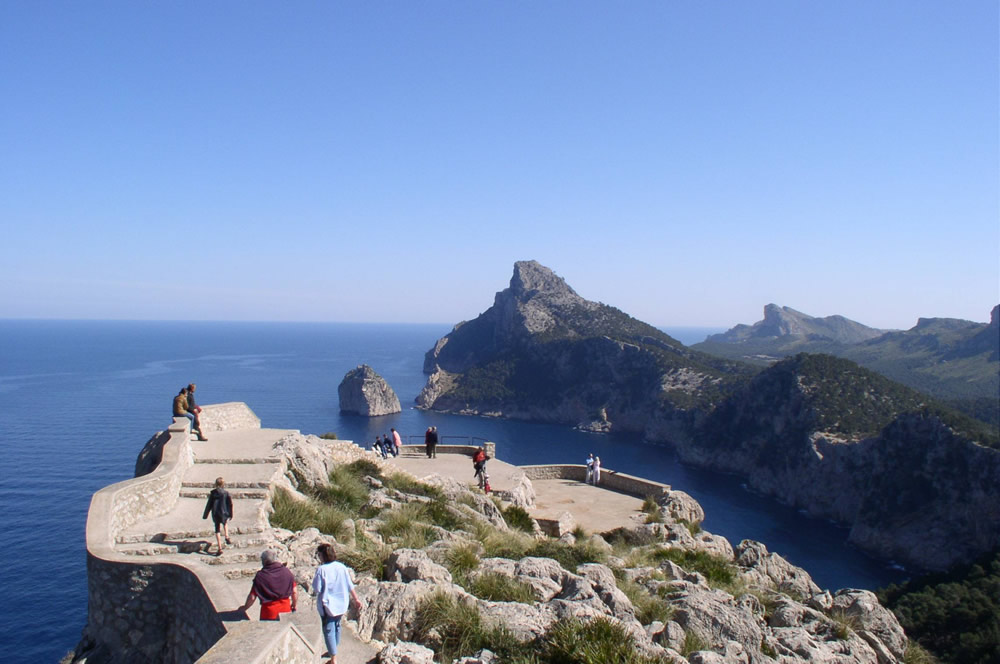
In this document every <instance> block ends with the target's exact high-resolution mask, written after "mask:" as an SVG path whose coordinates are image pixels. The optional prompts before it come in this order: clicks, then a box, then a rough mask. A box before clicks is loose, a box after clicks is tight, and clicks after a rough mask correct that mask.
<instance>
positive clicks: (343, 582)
mask: <svg viewBox="0 0 1000 664" xmlns="http://www.w3.org/2000/svg"><path fill="white" fill-rule="evenodd" d="M316 553H317V554H318V555H319V559H320V561H321V562H322V563H323V564H322V565H320V566H319V567H317V568H316V575H315V576H314V577H313V585H312V587H313V592H314V593H315V594H316V610H317V611H319V616H320V619H321V620H322V621H323V638H324V640H325V641H326V650H327V652H328V653H329V654H330V662H329V664H337V646H338V645H340V619H341V618H343V617H344V614H345V613H347V609H348V608H349V607H350V600H354V603H355V604H356V605H357V607H358V610H360V609H361V600H360V599H358V593H357V592H355V590H354V579H353V578H352V577H353V576H354V572H352V571H351V569H350V568H349V567H347V565H345V564H344V563H340V562H337V552H336V551H335V550H334V548H333V545H332V544H326V543H324V544H320V545H319V548H318V549H317V550H316Z"/></svg>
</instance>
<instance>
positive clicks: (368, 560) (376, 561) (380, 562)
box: [337, 529, 392, 580]
mask: <svg viewBox="0 0 1000 664" xmlns="http://www.w3.org/2000/svg"><path fill="white" fill-rule="evenodd" d="M356 530H357V529H356ZM391 554H392V547H389V546H384V545H383V546H379V545H377V544H375V542H373V541H372V540H371V539H369V538H368V537H367V536H366V535H365V534H364V533H362V532H360V531H358V533H357V536H356V537H355V544H354V548H353V549H346V550H344V551H341V552H339V553H338V554H337V557H338V558H339V559H340V561H341V562H342V563H344V564H345V565H347V566H348V567H350V568H351V569H353V570H354V571H355V572H357V573H359V574H361V573H368V574H371V575H372V576H373V577H375V578H376V579H379V580H385V567H386V562H388V560H389V556H390V555H391Z"/></svg>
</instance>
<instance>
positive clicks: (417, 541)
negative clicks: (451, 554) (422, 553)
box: [378, 503, 437, 549]
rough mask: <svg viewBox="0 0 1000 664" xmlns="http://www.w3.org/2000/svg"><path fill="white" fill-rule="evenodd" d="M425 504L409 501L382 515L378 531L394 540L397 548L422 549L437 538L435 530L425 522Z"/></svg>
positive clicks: (386, 537) (388, 538)
mask: <svg viewBox="0 0 1000 664" xmlns="http://www.w3.org/2000/svg"><path fill="white" fill-rule="evenodd" d="M423 512H424V510H423V505H420V504H418V503H408V504H406V505H402V506H400V507H397V508H395V509H393V510H390V511H389V512H387V513H385V514H383V515H382V523H381V525H380V526H379V529H378V532H379V534H380V535H382V537H384V538H385V539H386V540H393V542H395V544H396V548H405V549H422V548H424V547H426V546H428V545H429V544H430V543H431V542H433V541H434V540H435V539H437V537H436V535H435V533H434V531H433V530H432V529H430V528H428V527H427V524H425V523H423V522H422V520H421V518H422V517H423Z"/></svg>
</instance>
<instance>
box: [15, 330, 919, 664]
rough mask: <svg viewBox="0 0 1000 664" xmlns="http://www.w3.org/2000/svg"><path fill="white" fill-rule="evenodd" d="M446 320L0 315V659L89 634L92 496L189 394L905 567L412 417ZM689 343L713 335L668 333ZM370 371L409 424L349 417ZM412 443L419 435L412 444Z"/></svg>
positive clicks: (754, 509)
mask: <svg viewBox="0 0 1000 664" xmlns="http://www.w3.org/2000/svg"><path fill="white" fill-rule="evenodd" d="M449 330H450V326H449V325H369V324H343V323H336V324H333V323H210V322H195V323H182V322H121V321H16V320H15V321H11V320H7V321H2V320H0V403H2V404H3V406H2V408H0V444H2V454H0V507H2V509H0V532H2V533H3V534H4V536H5V537H6V540H5V541H4V547H3V554H4V555H3V558H4V560H3V565H2V567H0V569H2V572H0V585H2V587H4V588H5V589H6V596H7V598H8V599H7V601H8V609H7V614H6V616H5V618H4V620H3V621H2V623H0V662H5V663H11V662H30V663H37V662H56V661H58V660H59V658H60V657H62V656H63V655H64V654H66V652H67V651H69V650H71V649H72V648H73V647H74V646H75V645H76V642H77V641H78V639H79V638H80V633H81V630H82V629H83V627H84V625H85V623H86V616H87V579H86V564H85V546H84V525H85V520H86V516H87V508H88V506H89V503H90V498H91V495H92V494H93V493H94V492H95V491H97V490H98V489H100V488H102V487H104V486H106V485H108V484H111V483H113V482H118V481H120V480H123V479H127V478H130V477H132V475H133V470H134V465H135V458H136V454H137V453H138V452H139V450H140V449H141V448H142V446H143V445H144V444H145V442H146V441H147V440H148V439H149V438H150V436H152V435H153V434H154V433H155V432H156V431H158V430H162V429H164V428H165V427H166V426H167V425H168V423H169V422H170V407H171V400H172V398H173V396H174V395H175V394H176V393H177V391H178V390H179V389H180V388H181V386H183V385H186V384H187V383H189V382H195V383H197V384H198V398H199V403H202V404H208V403H220V402H225V401H244V402H246V403H247V404H249V406H250V407H251V408H252V409H253V411H254V412H255V413H257V415H258V416H259V417H260V418H261V420H262V425H263V426H265V427H278V428H293V429H300V430H301V431H303V432H305V433H325V432H335V433H337V434H338V436H339V437H340V438H344V439H351V440H355V441H359V442H361V441H369V440H371V439H372V438H374V436H375V434H377V433H385V432H387V431H388V430H389V427H395V428H396V429H397V430H399V431H400V432H401V433H402V434H404V435H413V436H414V437H415V439H417V440H422V432H423V431H424V430H425V429H426V428H427V427H428V426H429V425H435V426H437V427H438V429H439V430H440V432H441V433H442V435H444V436H445V437H446V441H445V442H447V437H448V436H478V437H482V438H486V439H489V440H493V441H495V442H496V443H497V453H498V455H499V456H500V457H501V458H503V459H504V460H505V461H509V462H511V463H515V464H532V463H582V462H583V460H584V458H585V457H586V455H587V453H588V452H594V453H595V454H598V455H600V457H601V459H602V460H603V461H604V462H605V467H606V468H611V469H614V470H618V471H622V472H626V473H631V474H635V475H641V476H644V477H649V478H651V479H654V480H657V481H660V482H665V483H667V484H670V485H672V486H673V487H674V488H677V489H681V490H684V491H686V492H688V493H690V494H691V495H692V496H693V497H694V498H695V499H697V500H698V501H699V502H700V503H701V504H702V506H703V507H704V508H705V512H706V514H707V518H706V520H705V523H704V527H705V528H706V529H707V530H710V531H712V532H715V533H718V534H721V535H724V536H726V537H727V538H728V539H729V540H730V541H731V542H732V543H733V544H736V543H738V542H739V541H740V540H742V539H747V538H749V539H756V540H760V541H762V542H765V543H766V544H767V546H768V548H769V549H770V550H772V551H776V552H778V553H781V554H782V555H783V556H785V557H786V558H788V559H789V560H791V561H792V562H793V563H795V564H797V565H801V566H803V567H805V568H806V569H807V570H808V571H809V572H810V573H811V574H812V575H813V578H815V579H816V581H817V583H819V584H820V585H821V586H824V587H828V588H831V589H837V588H842V587H857V588H869V589H871V588H876V587H878V586H880V585H884V584H886V583H889V582H892V581H899V580H901V579H902V578H903V577H904V573H903V572H902V571H901V570H899V569H898V568H894V567H893V566H892V565H891V564H889V563H887V562H885V561H877V560H873V559H871V558H869V557H867V556H865V555H864V554H862V553H861V552H859V551H858V550H856V549H854V548H852V547H851V546H848V545H847V544H846V543H845V539H846V536H847V531H846V530H845V529H844V528H842V527H839V526H837V525H834V524H831V523H828V522H826V521H822V520H817V519H812V518H809V517H807V516H805V515H803V514H800V513H799V512H797V511H796V510H795V509H793V508H790V507H787V506H784V505H780V504H778V503H776V502H775V501H773V500H770V499H768V498H766V497H763V496H759V495H756V494H754V493H751V492H748V491H746V490H745V489H744V488H743V486H742V485H741V480H740V479H739V478H737V477H732V476H727V475H722V474H719V473H714V472H710V471H705V470H699V469H695V468H690V467H687V466H685V465H683V464H681V463H680V462H679V461H678V460H677V458H676V457H675V456H674V455H673V454H672V453H671V452H670V451H669V450H668V449H666V448H663V447H658V446H653V445H649V444H645V443H643V442H642V440H640V439H639V438H638V437H636V436H626V435H609V436H602V435H595V434H586V433H581V432H575V431H572V430H570V429H568V428H565V427H559V426H552V425H544V424H531V423H527V422H517V421H510V420H498V419H489V418H479V417H466V416H457V415H441V414H436V413H426V412H422V411H418V410H415V409H413V408H411V407H408V406H407V404H412V403H413V399H414V398H415V397H416V395H417V394H418V393H419V391H420V389H421V387H423V384H424V376H423V374H422V367H423V358H424V353H425V352H426V351H427V349H429V348H431V347H432V346H433V344H434V342H435V341H436V340H437V339H438V338H439V337H441V336H442V335H444V334H446V333H447V332H448V331H449ZM666 331H667V332H668V333H669V334H671V335H672V336H674V337H675V338H677V339H679V340H680V341H683V342H684V343H689V344H690V343H696V342H698V341H702V340H704V338H705V336H706V335H707V334H711V333H714V332H718V331H720V330H718V329H714V328H713V329H708V328H667V329H666ZM361 363H365V364H369V365H371V366H372V367H373V368H374V369H375V370H376V371H378V372H379V373H380V374H382V376H384V377H385V378H386V380H387V381H388V382H389V383H390V384H391V385H392V386H393V388H394V389H395V390H396V392H397V393H398V394H399V397H400V401H401V402H402V403H403V404H404V411H403V412H402V413H400V414H398V415H392V416H386V417H381V418H375V419H369V418H362V417H355V416H344V415H341V414H340V413H339V412H338V405H337V386H338V385H339V383H340V380H341V379H342V378H343V376H344V374H345V373H346V372H347V371H348V370H350V369H352V368H354V367H355V366H357V365H358V364H361ZM415 442H416V441H415Z"/></svg>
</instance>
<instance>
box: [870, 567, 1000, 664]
mask: <svg viewBox="0 0 1000 664" xmlns="http://www.w3.org/2000/svg"><path fill="white" fill-rule="evenodd" d="M878 595H879V601H881V602H882V603H883V604H885V605H886V606H887V607H888V608H890V609H892V612H893V613H895V614H896V618H898V619H899V622H900V624H901V625H902V626H903V629H905V630H906V633H907V634H908V635H909V636H910V638H912V639H914V640H915V641H917V643H919V644H920V645H921V646H923V647H925V648H927V649H928V650H930V651H931V652H932V653H934V654H935V655H937V656H938V657H940V658H941V659H942V660H943V661H946V662H951V663H954V664H985V663H986V662H1000V549H997V550H994V551H993V552H992V553H990V554H989V555H986V556H984V557H983V558H981V559H980V560H979V561H977V562H976V563H975V564H972V565H967V566H964V567H962V568H959V569H957V570H954V571H952V572H950V573H947V574H933V575H929V576H926V577H923V578H920V579H914V580H911V581H907V582H906V583H904V584H902V585H900V586H897V585H891V586H889V587H887V588H884V589H882V590H880V591H879V593H878Z"/></svg>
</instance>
